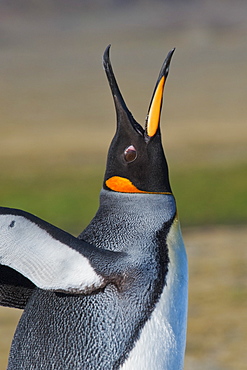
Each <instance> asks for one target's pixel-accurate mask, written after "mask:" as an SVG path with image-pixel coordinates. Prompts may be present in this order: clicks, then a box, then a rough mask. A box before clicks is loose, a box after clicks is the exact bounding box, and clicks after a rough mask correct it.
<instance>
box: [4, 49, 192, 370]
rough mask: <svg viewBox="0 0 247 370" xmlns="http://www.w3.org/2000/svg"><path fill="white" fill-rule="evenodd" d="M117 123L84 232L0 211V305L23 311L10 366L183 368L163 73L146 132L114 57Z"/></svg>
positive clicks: (181, 276) (179, 259) (181, 297)
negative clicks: (125, 94)
mask: <svg viewBox="0 0 247 370" xmlns="http://www.w3.org/2000/svg"><path fill="white" fill-rule="evenodd" d="M109 50H110V46H108V47H107V49H106V51H105V53H104V56H103V66H104V69H105V72H106V75H107V78H108V81H109V85H110V88H111V92H112V95H113V99H114V103H115V108H116V116H117V129H116V133H115V136H114V138H113V140H112V143H111V145H110V149H109V153H108V159H107V166H106V172H105V177H104V182H103V188H102V190H101V193H100V205H99V209H98V211H97V213H96V215H95V217H94V218H93V220H92V221H91V222H90V224H89V225H88V226H87V228H86V229H85V230H84V231H83V232H82V233H81V234H80V235H79V237H78V238H76V237H74V236H72V235H70V234H69V233H67V232H65V231H63V230H61V229H59V228H57V227H55V226H53V225H51V224H50V223H48V222H46V221H44V220H42V219H40V218H38V217H36V216H34V215H32V214H30V213H27V212H25V211H22V210H17V209H12V208H6V207H0V263H1V266H0V303H1V304H2V305H3V306H9V307H17V308H21V309H24V312H23V314H22V316H21V319H20V321H19V324H18V326H17V329H16V332H15V335H14V338H13V342H12V346H11V350H10V355H9V362H8V370H23V369H25V370H30V369H32V370H33V369H37V370H38V369H39V370H40V369H45V370H51V369H56V370H61V369H66V370H68V369H71V370H72V369H73V370H76V369H84V370H91V369H92V370H112V369H121V370H179V369H182V368H183V361H184V352H185V342H186V322H187V285H188V275H187V258H186V252H185V247H184V244H183V240H182V236H181V232H180V226H179V221H178V216H177V209H176V203H175V198H174V196H173V193H172V190H171V186H170V183H169V176H168V167H167V162H166V158H165V154H164V151H163V148H162V143H161V133H160V114H161V106H162V100H163V89H164V84H165V81H166V78H167V75H168V71H169V65H170V61H171V58H172V55H173V52H174V50H172V51H170V52H169V54H168V56H167V58H166V59H165V61H164V64H163V66H162V68H161V71H160V74H159V76H158V80H157V83H156V86H155V88H154V93H153V96H152V99H151V103H150V107H149V109H148V114H147V118H146V125H145V128H143V127H142V126H141V125H140V124H138V123H137V122H136V120H135V119H134V118H133V116H132V114H131V113H130V111H129V109H128V108H127V106H126V104H125V101H124V99H123V96H122V94H121V93H120V90H119V87H118V84H117V81H116V79H115V76H114V73H113V69H112V66H111V62H110V57H109Z"/></svg>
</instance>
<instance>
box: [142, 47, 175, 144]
mask: <svg viewBox="0 0 247 370" xmlns="http://www.w3.org/2000/svg"><path fill="white" fill-rule="evenodd" d="M174 51H175V49H172V50H171V51H170V52H169V53H168V55H167V57H166V59H165V61H164V63H163V65H162V67H161V70H160V74H159V77H158V80H157V82H156V85H155V88H154V92H153V96H152V99H151V102H150V106H149V109H148V114H147V118H146V127H145V133H146V136H147V138H148V139H150V138H151V137H153V136H154V135H155V134H156V132H157V131H158V128H159V124H160V115H161V108H162V101H163V91H164V86H165V81H166V78H167V76H168V73H169V66H170V62H171V59H172V56H173V53H174Z"/></svg>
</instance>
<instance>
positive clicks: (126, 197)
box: [80, 189, 176, 250]
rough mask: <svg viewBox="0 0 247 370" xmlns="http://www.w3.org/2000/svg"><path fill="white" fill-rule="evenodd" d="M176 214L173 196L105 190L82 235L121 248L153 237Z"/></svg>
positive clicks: (108, 246)
mask: <svg viewBox="0 0 247 370" xmlns="http://www.w3.org/2000/svg"><path fill="white" fill-rule="evenodd" d="M175 214H176V203H175V199H174V197H173V195H163V194H142V193H141V194H135V193H118V192H113V191H109V190H105V189H102V190H101V193H100V206H99V209H98V212H97V213H96V215H95V217H94V218H93V220H92V221H91V223H90V224H89V225H88V227H87V228H86V229H85V230H84V231H83V233H82V234H81V235H80V237H81V238H83V239H84V240H86V241H88V242H91V243H94V244H95V245H97V246H98V247H101V246H102V245H105V247H106V248H109V249H112V250H122V249H123V248H124V246H126V244H130V243H135V244H136V243H138V240H139V241H140V243H143V240H147V241H148V240H149V239H153V238H154V235H155V234H156V232H157V231H158V230H160V229H161V228H162V227H163V225H164V223H166V222H169V221H170V220H172V219H173V218H174V216H175Z"/></svg>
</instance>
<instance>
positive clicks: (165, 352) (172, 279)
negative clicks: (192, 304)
mask: <svg viewBox="0 0 247 370" xmlns="http://www.w3.org/2000/svg"><path fill="white" fill-rule="evenodd" d="M167 245H168V248H169V258H170V263H169V271H168V275H167V285H166V286H165V288H164V290H163V293H162V295H161V297H160V300H159V302H158V304H157V305H156V308H155V310H154V311H153V313H152V315H151V317H150V319H149V320H148V321H147V323H146V324H145V326H144V327H143V329H142V332H141V335H140V337H139V339H138V340H137V342H136V343H135V346H134V348H133V350H132V351H131V352H130V355H129V357H128V359H127V360H126V361H125V363H124V364H123V365H122V367H121V370H134V369H135V370H137V369H138V370H182V369H183V362H184V352H185V343H186V327H187V300H188V299H187V290H188V271H187V258H186V252H185V248H184V244H183V240H182V236H181V233H180V227H179V223H178V221H175V222H174V224H173V225H172V227H171V230H170V232H169V234H168V238H167Z"/></svg>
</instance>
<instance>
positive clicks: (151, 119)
mask: <svg viewBox="0 0 247 370" xmlns="http://www.w3.org/2000/svg"><path fill="white" fill-rule="evenodd" d="M164 85H165V77H164V76H163V77H162V78H161V80H160V82H159V84H158V86H157V88H156V91H155V94H154V97H153V101H152V104H151V107H150V110H149V114H148V120H147V134H148V136H151V137H152V136H154V135H155V134H156V132H157V130H158V126H159V121H160V111H161V104H162V97H163V90H164Z"/></svg>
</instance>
